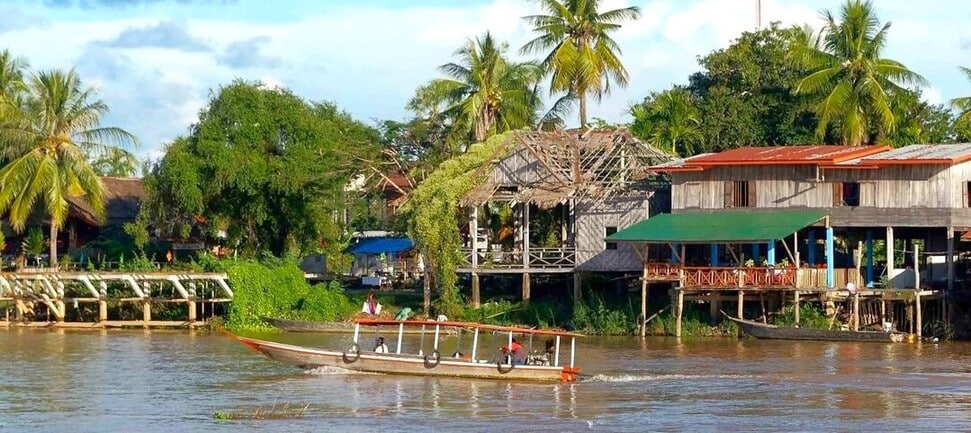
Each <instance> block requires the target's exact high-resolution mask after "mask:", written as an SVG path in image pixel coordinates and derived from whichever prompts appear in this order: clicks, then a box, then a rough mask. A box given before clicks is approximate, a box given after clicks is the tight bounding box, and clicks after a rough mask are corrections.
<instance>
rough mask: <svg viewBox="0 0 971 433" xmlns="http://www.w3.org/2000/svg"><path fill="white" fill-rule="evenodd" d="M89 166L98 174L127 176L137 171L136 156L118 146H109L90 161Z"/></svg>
mask: <svg viewBox="0 0 971 433" xmlns="http://www.w3.org/2000/svg"><path fill="white" fill-rule="evenodd" d="M91 168H93V169H94V171H95V173H98V175H99V176H115V177H129V176H134V175H135V172H136V171H138V158H135V155H133V154H132V153H131V152H129V151H127V150H125V149H122V148H120V147H109V148H108V149H106V152H105V153H104V154H103V155H100V156H99V157H98V158H97V159H95V160H94V162H92V163H91Z"/></svg>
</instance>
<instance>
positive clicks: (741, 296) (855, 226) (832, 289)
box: [606, 144, 971, 336]
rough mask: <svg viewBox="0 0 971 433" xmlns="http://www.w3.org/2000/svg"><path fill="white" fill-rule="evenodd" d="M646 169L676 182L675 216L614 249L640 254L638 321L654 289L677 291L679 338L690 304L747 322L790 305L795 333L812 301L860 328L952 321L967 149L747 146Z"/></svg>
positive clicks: (964, 217)
mask: <svg viewBox="0 0 971 433" xmlns="http://www.w3.org/2000/svg"><path fill="white" fill-rule="evenodd" d="M651 169H653V170H656V171H659V172H664V173H668V174H669V175H670V179H671V199H672V201H671V208H672V213H671V214H667V215H660V216H657V217H654V218H651V219H648V220H645V221H642V222H640V223H638V224H636V225H634V226H632V227H630V228H628V229H626V230H622V231H620V232H618V233H615V234H613V235H611V236H608V237H607V238H606V239H607V240H608V241H612V242H618V243H621V244H626V245H629V246H630V247H632V248H634V249H635V250H636V251H637V252H638V253H639V254H640V257H641V258H642V265H643V266H642V275H643V288H642V310H644V311H642V312H643V313H645V314H646V313H647V311H646V303H645V302H644V301H643V298H644V297H645V296H646V292H647V287H648V284H665V285H668V284H670V285H672V286H673V290H672V291H671V293H672V303H673V304H674V306H675V309H674V311H675V314H676V316H677V319H678V320H677V323H678V325H677V330H676V334H677V335H680V327H681V326H680V324H681V317H682V312H683V310H684V306H685V301H701V302H706V303H708V305H709V308H710V315H711V317H712V318H713V319H714V318H716V317H717V316H718V315H719V314H718V312H719V311H720V310H721V308H722V303H724V302H729V303H734V304H735V310H734V312H735V314H736V315H737V316H740V317H741V316H743V315H744V314H745V311H746V309H745V306H746V302H747V301H752V300H755V301H759V302H758V306H760V307H762V308H761V310H762V311H761V313H762V314H761V315H762V316H763V317H765V316H767V315H768V314H771V313H773V312H775V311H777V310H778V309H779V307H780V306H781V305H782V303H783V302H789V301H791V302H794V303H795V305H796V306H797V308H796V309H795V311H796V321H797V322H798V321H799V314H798V311H799V309H798V305H799V303H800V302H801V301H805V300H806V299H807V298H811V299H813V300H819V301H821V302H823V303H824V304H829V305H830V306H832V307H836V308H837V309H840V308H841V309H842V310H843V311H844V312H845V313H846V316H847V317H848V318H849V320H850V324H849V326H851V327H852V328H854V329H859V328H860V327H864V326H869V325H882V324H883V323H889V322H892V324H893V325H892V326H894V327H895V328H896V329H897V330H900V331H907V332H912V333H914V334H917V335H918V336H920V335H921V333H922V328H923V325H924V324H925V323H927V322H928V321H930V320H939V321H942V322H943V321H946V320H948V318H947V315H946V310H947V306H946V302H947V301H946V299H947V297H946V296H944V295H945V294H946V293H947V291H949V290H953V289H954V287H955V281H956V280H955V268H956V267H958V266H963V265H962V263H959V262H958V261H957V259H958V258H959V256H957V255H955V237H958V238H960V234H961V233H963V232H965V231H967V230H968V229H969V228H971V202H969V191H971V144H953V145H930V144H928V145H912V146H906V147H902V148H898V149H891V148H889V147H886V146H855V147H854V146H849V147H848V146H786V147H745V148H739V149H734V150H729V151H725V152H721V153H715V154H702V155H698V156H694V157H690V158H686V159H683V160H678V161H673V162H669V163H665V164H660V165H657V166H654V167H652V168H651ZM766 302H767V305H769V307H768V308H766V307H764V305H766ZM755 305H756V304H754V303H750V306H753V307H754V306H755ZM728 310H729V311H731V309H730V308H728ZM643 328H644V326H643V324H641V329H642V331H641V332H642V333H643V332H644V331H643Z"/></svg>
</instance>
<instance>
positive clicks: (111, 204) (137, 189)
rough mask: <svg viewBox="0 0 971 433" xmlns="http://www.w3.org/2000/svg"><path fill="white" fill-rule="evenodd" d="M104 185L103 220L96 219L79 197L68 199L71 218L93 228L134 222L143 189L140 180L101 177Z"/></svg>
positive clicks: (142, 195)
mask: <svg viewBox="0 0 971 433" xmlns="http://www.w3.org/2000/svg"><path fill="white" fill-rule="evenodd" d="M101 181H102V182H104V185H105V192H106V194H105V219H104V221H101V220H99V219H98V217H97V215H96V214H95V212H94V208H92V207H91V204H90V203H88V202H87V201H85V200H84V199H82V198H79V197H71V198H69V199H68V202H70V205H71V210H70V213H71V216H73V217H76V218H79V219H81V220H82V221H84V222H86V223H88V224H91V225H93V226H103V225H113V224H122V223H125V222H130V221H134V220H135V217H136V216H138V211H139V209H140V207H141V203H142V198H143V197H144V196H145V188H144V186H143V184H142V179H141V178H134V177H107V176H105V177H102V178H101Z"/></svg>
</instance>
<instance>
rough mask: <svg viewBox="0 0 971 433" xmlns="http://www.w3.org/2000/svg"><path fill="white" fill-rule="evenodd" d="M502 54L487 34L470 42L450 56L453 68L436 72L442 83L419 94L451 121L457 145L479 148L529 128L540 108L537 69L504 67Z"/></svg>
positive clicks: (523, 65)
mask: <svg viewBox="0 0 971 433" xmlns="http://www.w3.org/2000/svg"><path fill="white" fill-rule="evenodd" d="M508 50H509V46H508V45H507V44H505V43H497V42H496V41H495V39H493V37H492V35H491V34H489V32H486V33H485V34H484V35H482V36H481V37H479V38H476V39H470V40H469V41H468V42H467V43H466V44H465V46H463V47H462V48H460V49H459V50H458V51H456V52H455V56H456V57H458V62H453V63H446V64H444V65H442V66H441V67H440V68H439V69H440V70H441V72H442V73H443V74H445V75H446V76H448V78H439V79H435V80H432V81H431V82H430V83H428V84H427V85H425V86H422V87H421V88H419V91H418V93H419V96H418V97H417V99H418V100H422V101H426V104H427V103H428V102H430V104H427V105H428V106H431V107H443V109H442V114H443V115H445V116H447V117H448V118H450V119H452V122H453V129H452V131H453V132H455V133H458V134H461V136H462V138H463V140H461V141H466V140H468V139H472V140H473V141H475V142H480V141H483V140H485V139H486V138H488V137H490V136H492V135H495V134H497V133H499V132H503V131H509V130H512V129H520V128H523V127H526V126H529V125H531V124H532V123H533V122H534V119H535V117H536V111H537V110H538V109H539V107H540V103H541V101H540V99H539V97H537V95H536V83H537V82H539V79H540V78H541V77H542V69H541V68H540V67H539V65H537V64H535V63H533V62H525V63H515V62H510V61H509V60H508V59H507V58H506V52H507V51H508Z"/></svg>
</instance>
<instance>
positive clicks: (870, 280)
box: [866, 229, 874, 288]
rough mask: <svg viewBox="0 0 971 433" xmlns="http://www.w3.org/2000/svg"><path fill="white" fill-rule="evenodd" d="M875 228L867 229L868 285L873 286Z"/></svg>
mask: <svg viewBox="0 0 971 433" xmlns="http://www.w3.org/2000/svg"><path fill="white" fill-rule="evenodd" d="M873 283H874V281H873V229H866V286H867V287H869V288H873Z"/></svg>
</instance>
